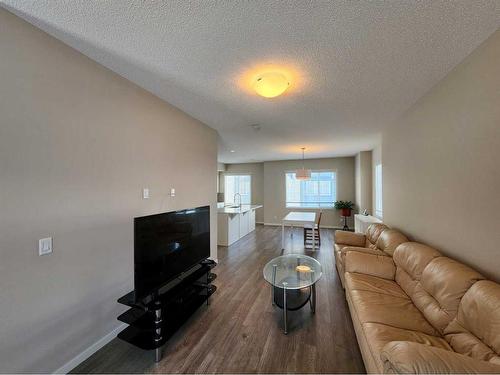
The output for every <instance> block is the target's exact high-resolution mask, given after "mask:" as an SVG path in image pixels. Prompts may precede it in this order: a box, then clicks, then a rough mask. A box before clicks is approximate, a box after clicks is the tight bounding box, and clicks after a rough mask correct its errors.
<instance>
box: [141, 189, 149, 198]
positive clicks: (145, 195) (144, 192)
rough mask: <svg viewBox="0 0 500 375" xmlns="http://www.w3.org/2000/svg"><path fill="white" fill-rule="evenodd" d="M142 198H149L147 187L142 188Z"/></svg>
mask: <svg viewBox="0 0 500 375" xmlns="http://www.w3.org/2000/svg"><path fill="white" fill-rule="evenodd" d="M142 198H143V199H149V189H148V188H144V189H142Z"/></svg>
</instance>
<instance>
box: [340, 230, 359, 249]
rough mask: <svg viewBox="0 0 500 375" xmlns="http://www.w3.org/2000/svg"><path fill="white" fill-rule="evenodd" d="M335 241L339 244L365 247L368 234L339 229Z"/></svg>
mask: <svg viewBox="0 0 500 375" xmlns="http://www.w3.org/2000/svg"><path fill="white" fill-rule="evenodd" d="M335 243H337V244H339V245H348V246H359V247H364V246H365V243H366V236H365V235H364V234H361V233H353V232H348V231H345V230H337V231H335Z"/></svg>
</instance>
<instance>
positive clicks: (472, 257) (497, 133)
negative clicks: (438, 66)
mask: <svg viewBox="0 0 500 375" xmlns="http://www.w3.org/2000/svg"><path fill="white" fill-rule="evenodd" d="M382 147H383V152H382V158H383V173H384V221H385V222H386V223H387V224H389V225H391V226H394V227H397V228H400V229H401V230H403V231H404V232H405V233H407V234H408V235H410V236H411V237H412V238H414V239H416V240H418V241H422V242H425V243H428V244H430V245H433V246H435V247H436V248H438V249H440V250H441V251H442V252H443V253H445V254H447V255H449V256H452V257H454V258H456V259H459V260H461V261H464V262H466V263H468V264H470V265H472V266H474V267H475V268H477V269H478V270H479V271H482V272H483V273H484V274H485V275H487V276H489V277H492V278H494V279H495V280H497V281H498V280H500V167H499V163H500V31H497V32H495V33H494V34H493V35H492V36H491V37H490V38H489V39H488V40H487V41H486V42H485V43H484V44H483V45H481V46H480V47H479V48H478V49H477V50H476V51H474V52H473V53H472V54H471V55H470V56H469V57H468V58H466V59H465V60H464V61H463V62H462V63H461V64H460V65H458V66H457V67H456V68H455V69H454V70H453V71H452V72H451V73H450V74H449V75H448V76H447V77H446V78H445V79H443V80H442V81H441V82H440V83H439V84H438V85H436V86H435V87H434V88H433V89H432V90H431V91H430V92H429V93H428V94H427V95H425V96H424V97H423V98H422V99H421V100H419V101H418V102H417V103H416V104H415V105H414V106H413V107H412V108H411V109H410V110H409V111H408V112H407V113H406V114H405V116H403V118H402V119H400V120H399V121H398V122H397V123H396V124H395V125H394V126H392V127H391V128H390V129H388V130H387V131H385V132H384V134H383V142H382Z"/></svg>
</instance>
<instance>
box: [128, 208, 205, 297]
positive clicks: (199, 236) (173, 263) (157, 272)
mask: <svg viewBox="0 0 500 375" xmlns="http://www.w3.org/2000/svg"><path fill="white" fill-rule="evenodd" d="M209 256H210V207H209V206H204V207H197V208H192V209H187V210H181V211H173V212H166V213H162V214H157V215H149V216H142V217H136V218H135V219H134V288H135V300H136V301H137V302H139V301H142V300H144V299H145V298H146V297H148V296H150V295H151V294H153V293H155V292H157V291H158V290H159V289H160V288H161V287H162V286H164V285H165V284H167V283H168V282H170V281H172V280H173V279H175V278H176V277H178V276H179V275H180V274H182V273H183V272H185V271H187V270H189V269H190V268H192V267H193V266H195V265H196V264H198V263H199V262H201V261H202V260H204V259H206V258H208V257H209Z"/></svg>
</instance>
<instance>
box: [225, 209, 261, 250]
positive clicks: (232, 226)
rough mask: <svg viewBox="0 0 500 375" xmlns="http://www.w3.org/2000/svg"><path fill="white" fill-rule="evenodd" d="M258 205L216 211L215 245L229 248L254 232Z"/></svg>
mask: <svg viewBox="0 0 500 375" xmlns="http://www.w3.org/2000/svg"><path fill="white" fill-rule="evenodd" d="M261 207H262V205H258V204H242V205H241V206H226V207H220V208H218V209H217V245H219V246H229V245H231V244H233V243H235V242H236V241H238V240H239V239H240V238H242V237H244V236H246V235H247V234H248V233H250V232H253V231H254V230H255V210H257V209H259V208H261Z"/></svg>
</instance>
